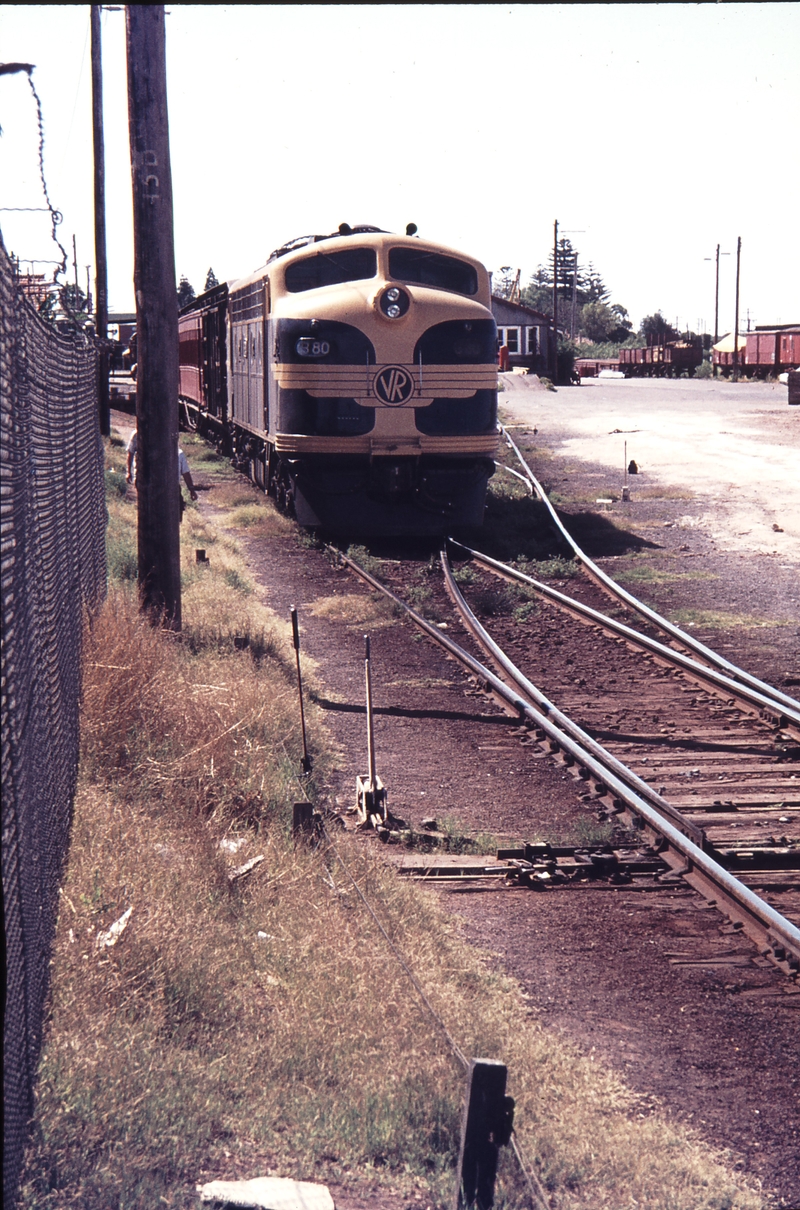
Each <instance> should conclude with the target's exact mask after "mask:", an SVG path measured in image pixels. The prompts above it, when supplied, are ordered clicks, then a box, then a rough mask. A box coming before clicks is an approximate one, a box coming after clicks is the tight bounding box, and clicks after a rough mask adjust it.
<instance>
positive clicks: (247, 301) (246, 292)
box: [231, 281, 264, 323]
mask: <svg viewBox="0 0 800 1210" xmlns="http://www.w3.org/2000/svg"><path fill="white" fill-rule="evenodd" d="M263 316H264V282H263V281H256V282H253V283H252V285H249V286H245V288H244V289H243V290H238V291H236V292H235V293H233V294H231V318H232V320H233V321H234V323H236V322H238V321H241V320H245V319H262V318H263Z"/></svg>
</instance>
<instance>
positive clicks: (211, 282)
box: [203, 269, 219, 291]
mask: <svg viewBox="0 0 800 1210" xmlns="http://www.w3.org/2000/svg"><path fill="white" fill-rule="evenodd" d="M218 285H219V282H218V281H217V275H216V273H215V272H214V270H213V269H209V271H208V273H206V284H205V285H204V286H203V290H204V291H206V290H213V289H214V287H215V286H218Z"/></svg>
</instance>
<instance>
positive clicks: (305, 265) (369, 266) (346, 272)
mask: <svg viewBox="0 0 800 1210" xmlns="http://www.w3.org/2000/svg"><path fill="white" fill-rule="evenodd" d="M377 272H378V256H377V253H376V252H375V249H374V248H342V249H340V251H338V252H317V253H315V254H314V256H305V257H303V259H302V260H296V261H295V262H294V264H291V265H287V267H286V274H285V277H284V281H285V283H286V289H287V290H288V291H289V292H290V294H299V293H300V292H301V291H303V290H318V289H319V288H320V286H335V285H338V284H339V283H341V282H347V281H364V280H365V279H368V278H370V277H374V276H375V274H376V273H377Z"/></svg>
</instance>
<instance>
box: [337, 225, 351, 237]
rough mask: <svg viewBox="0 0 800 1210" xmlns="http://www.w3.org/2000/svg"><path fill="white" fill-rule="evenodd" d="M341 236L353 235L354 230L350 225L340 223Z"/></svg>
mask: <svg viewBox="0 0 800 1210" xmlns="http://www.w3.org/2000/svg"><path fill="white" fill-rule="evenodd" d="M339 234H340V235H352V234H353V228H352V227H351V226H350V224H349V223H339Z"/></svg>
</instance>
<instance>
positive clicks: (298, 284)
mask: <svg viewBox="0 0 800 1210" xmlns="http://www.w3.org/2000/svg"><path fill="white" fill-rule="evenodd" d="M415 231H416V228H415V227H414V226H413V224H412V225H409V227H408V228H407V230H406V234H405V235H403V236H398V235H392V234H391V233H389V232H386V231H382V230H380V229H378V228H376V227H352V228H351V227H349V226H347V224H342V226H341V227H340V228H339V230H338V231H337V232H334V233H333V234H332V235H328V236H324V235H312V236H304V237H302V238H300V239H297V240H293V241H292V242H291V243H288V244H285V245H284V246H283V247H281V248H278V249H277V250H276V251H275V252H273V253H272V255H271V256H270V258H269V260H268V262H267V264H266V265H265V266H264V267H263V268H261V269H259V270H257V271H256V272H255V273H253V274H251V275H250V276H249V277H246V278H243V279H241V280H239V281H235V282H232V283H229V284H227V285H222V286H216V287H214V288H213V289H212V290H209V291H208V292H207V293H205V294H203V295H201V296H200V297H199V298H197V299H196V300H195V301H194V302H192V303H191V304H190V305H189V306H188V307H186V308H184V309H183V310H182V312H181V314H180V320H179V332H180V366H181V369H180V375H181V376H180V400H181V407H182V410H183V414H184V417H185V419H186V420H187V421H188V422H189V423H190V424H191V426H192V427H195V426H196V427H197V428H198V429H199V430H200V431H201V432H203V433H205V434H207V435H208V436H210V437H212V438H213V439H215V440H216V441H217V444H218V446H219V448H220V449H222V450H224V451H225V452H226V453H228V454H230V455H231V456H232V457H233V459H234V460H235V461H236V463H237V464H238V465H239V466H240V467H241V468H242V469H246V470H247V471H248V473H249V474H250V476H251V477H252V479H253V480H254V482H255V483H257V484H258V485H259V486H260V487H261V488H263V489H264V490H266V491H268V492H270V493H272V494H273V495H274V496H275V497H276V499H277V500H278V503H279V504H280V505H281V507H283V508H285V509H288V510H290V511H292V512H293V513H294V515H295V516H296V518H297V520H298V521H299V522H300V524H301V525H304V526H309V527H320V528H324V529H325V530H328V531H330V532H332V533H343V534H352V535H354V536H358V535H363V536H368V535H379V534H397V535H401V534H409V535H410V534H419V535H425V534H444V533H446V532H447V531H449V530H450V529H452V528H453V527H454V526H465V525H468V526H471V525H479V524H480V523H481V522H482V519H483V511H484V504H485V497H486V489H487V484H488V481H489V478H490V476H491V475H492V473H493V471H494V455H495V452H496V450H497V447H498V443H499V432H498V428H497V330H496V327H495V322H494V319H493V317H492V312H491V289H490V280H489V275H488V273H487V271H486V269H485V268H484V266H483V265H482V264H481V263H480V262H479V261H477V260H474V259H473V258H471V257H468V256H464V255H462V254H461V253H457V252H454V251H452V250H451V249H449V248H445V247H442V246H440V245H439V244H435V243H430V242H427V241H425V240H422V239H419V238H417V237H416V236H415Z"/></svg>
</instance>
